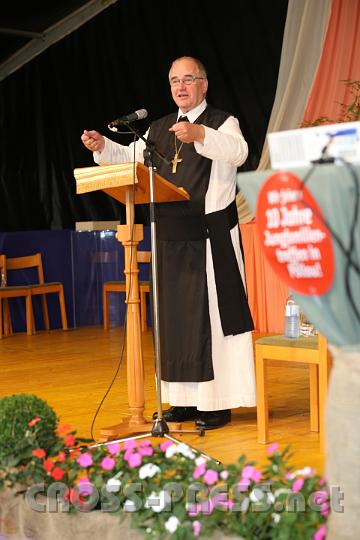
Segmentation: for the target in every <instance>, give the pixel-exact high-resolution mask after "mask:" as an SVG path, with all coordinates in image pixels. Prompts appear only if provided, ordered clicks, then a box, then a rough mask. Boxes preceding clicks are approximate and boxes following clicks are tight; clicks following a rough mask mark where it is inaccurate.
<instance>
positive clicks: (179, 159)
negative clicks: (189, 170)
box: [171, 152, 182, 173]
mask: <svg viewBox="0 0 360 540" xmlns="http://www.w3.org/2000/svg"><path fill="white" fill-rule="evenodd" d="M181 162H182V159H181V158H180V157H179V152H175V155H174V159H172V160H171V163H172V172H173V173H176V168H177V166H178V163H181Z"/></svg>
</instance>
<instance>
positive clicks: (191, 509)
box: [188, 503, 201, 517]
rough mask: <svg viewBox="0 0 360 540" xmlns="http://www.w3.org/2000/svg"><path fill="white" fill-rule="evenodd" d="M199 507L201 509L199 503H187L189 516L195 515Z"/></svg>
mask: <svg viewBox="0 0 360 540" xmlns="http://www.w3.org/2000/svg"><path fill="white" fill-rule="evenodd" d="M200 509H201V507H200V505H199V504H194V503H189V506H188V514H189V516H191V517H195V516H197V515H198V513H199V511H200Z"/></svg>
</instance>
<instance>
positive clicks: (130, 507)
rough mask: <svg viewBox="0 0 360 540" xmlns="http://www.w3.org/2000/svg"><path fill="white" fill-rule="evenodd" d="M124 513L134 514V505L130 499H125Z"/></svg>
mask: <svg viewBox="0 0 360 540" xmlns="http://www.w3.org/2000/svg"><path fill="white" fill-rule="evenodd" d="M124 512H136V504H135V503H134V501H131V500H130V499H126V501H125V502H124Z"/></svg>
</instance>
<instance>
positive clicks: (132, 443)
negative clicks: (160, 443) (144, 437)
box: [124, 439, 136, 450]
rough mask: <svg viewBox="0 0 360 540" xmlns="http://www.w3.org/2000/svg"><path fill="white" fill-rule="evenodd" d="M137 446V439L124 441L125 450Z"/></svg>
mask: <svg viewBox="0 0 360 540" xmlns="http://www.w3.org/2000/svg"><path fill="white" fill-rule="evenodd" d="M135 447H136V441H134V440H133V439H130V440H129V441H125V442H124V448H125V450H133V449H134V448H135Z"/></svg>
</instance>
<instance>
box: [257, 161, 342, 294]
mask: <svg viewBox="0 0 360 540" xmlns="http://www.w3.org/2000/svg"><path fill="white" fill-rule="evenodd" d="M256 223H257V227H258V232H259V238H260V241H261V243H262V245H263V248H264V251H265V256H266V257H267V259H268V260H269V262H270V264H271V265H272V267H273V268H274V269H275V271H276V272H277V274H278V275H279V277H280V279H282V280H283V281H285V283H286V284H287V285H288V286H289V287H290V288H291V289H293V290H294V291H297V292H299V293H301V294H306V295H321V294H325V293H326V292H327V291H328V290H329V289H330V287H331V285H332V282H333V279H334V252H333V245H332V240H331V237H330V234H329V231H328V229H327V227H326V226H325V225H324V219H323V214H322V211H321V209H320V207H319V206H318V204H317V202H316V201H315V199H314V198H313V196H312V195H311V193H310V192H309V191H308V190H307V188H306V187H305V186H302V185H301V180H300V178H298V177H297V176H295V175H294V174H292V173H289V172H285V171H284V172H277V173H275V174H273V175H272V176H270V177H269V178H268V179H267V180H266V182H265V183H264V185H263V186H262V188H261V190H260V193H259V197H258V202H257V209H256Z"/></svg>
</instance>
